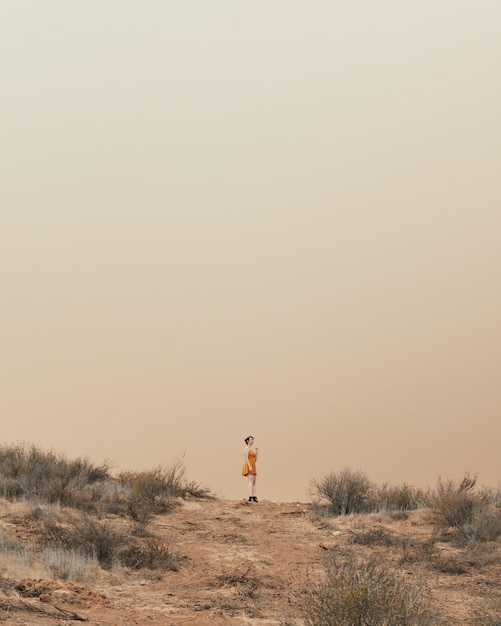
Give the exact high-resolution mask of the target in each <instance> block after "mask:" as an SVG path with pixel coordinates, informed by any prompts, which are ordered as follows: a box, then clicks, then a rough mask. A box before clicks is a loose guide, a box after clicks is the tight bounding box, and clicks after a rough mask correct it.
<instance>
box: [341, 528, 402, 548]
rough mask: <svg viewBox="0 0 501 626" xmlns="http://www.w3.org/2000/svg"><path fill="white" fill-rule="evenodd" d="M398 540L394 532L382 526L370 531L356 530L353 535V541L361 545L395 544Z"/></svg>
mask: <svg viewBox="0 0 501 626" xmlns="http://www.w3.org/2000/svg"><path fill="white" fill-rule="evenodd" d="M397 542H398V540H397V538H396V537H395V535H394V534H393V533H391V532H390V531H389V530H386V528H383V527H381V526H379V527H376V528H371V529H370V530H368V531H356V532H354V533H353V534H352V536H351V543H355V544H358V545H361V546H388V547H389V546H394V545H396V544H397Z"/></svg>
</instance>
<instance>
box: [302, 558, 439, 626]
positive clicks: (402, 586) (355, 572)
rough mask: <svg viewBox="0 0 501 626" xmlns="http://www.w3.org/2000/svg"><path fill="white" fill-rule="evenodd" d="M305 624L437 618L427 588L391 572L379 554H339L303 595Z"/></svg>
mask: <svg viewBox="0 0 501 626" xmlns="http://www.w3.org/2000/svg"><path fill="white" fill-rule="evenodd" d="M301 605H302V609H303V614H304V618H305V623H306V625H307V626H430V625H431V624H436V623H437V621H436V618H435V616H433V615H432V613H431V610H430V608H429V601H428V598H427V596H426V593H425V591H424V589H423V588H422V587H421V586H420V585H419V584H417V583H414V584H411V583H410V582H408V581H407V580H406V579H405V578H404V576H403V575H402V574H400V573H399V572H392V571H391V570H390V569H389V568H388V565H387V564H386V563H385V562H384V561H383V560H381V558H378V557H377V555H376V556H374V557H372V558H371V559H370V560H367V561H360V560H356V559H349V560H347V561H343V562H341V563H339V562H336V561H335V560H333V561H331V562H330V563H329V564H328V566H327V572H326V577H325V580H324V581H322V582H320V583H319V584H317V585H312V584H310V585H309V586H307V588H306V590H305V591H304V593H303V594H302V597H301Z"/></svg>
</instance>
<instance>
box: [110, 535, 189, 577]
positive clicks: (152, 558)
mask: <svg viewBox="0 0 501 626" xmlns="http://www.w3.org/2000/svg"><path fill="white" fill-rule="evenodd" d="M119 559H120V562H121V563H123V565H126V566H127V567H130V568H131V569H143V568H144V569H149V570H171V571H174V572H176V571H177V570H178V569H179V556H178V555H177V554H176V552H175V551H174V550H173V549H172V548H171V546H170V545H169V544H167V543H164V542H162V541H160V540H158V539H156V538H154V537H150V538H148V539H147V540H146V541H144V542H142V543H139V542H129V543H128V544H127V546H126V547H125V548H123V549H122V550H121V551H120V554H119Z"/></svg>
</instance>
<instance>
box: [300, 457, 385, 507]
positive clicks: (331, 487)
mask: <svg viewBox="0 0 501 626" xmlns="http://www.w3.org/2000/svg"><path fill="white" fill-rule="evenodd" d="M373 492H374V486H373V484H372V482H371V481H370V480H369V478H368V477H367V476H366V475H365V473H364V472H363V471H362V470H352V469H350V468H348V467H345V468H344V469H342V470H341V471H339V472H331V473H330V474H327V476H324V478H322V479H320V480H316V479H313V480H312V481H311V493H312V496H313V497H314V498H315V499H320V500H321V501H326V502H327V506H328V511H329V513H330V514H331V515H349V514H350V513H364V512H367V511H368V510H370V503H371V498H372V496H373Z"/></svg>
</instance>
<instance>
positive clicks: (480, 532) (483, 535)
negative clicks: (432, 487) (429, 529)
mask: <svg viewBox="0 0 501 626" xmlns="http://www.w3.org/2000/svg"><path fill="white" fill-rule="evenodd" d="M476 483H477V478H476V477H475V476H471V475H470V474H469V473H466V474H465V475H464V477H463V479H462V480H461V481H459V482H455V481H453V480H442V479H439V481H438V485H437V489H436V492H435V493H434V495H433V496H432V498H431V500H430V509H431V513H432V515H433V521H434V524H435V526H436V527H437V529H438V531H439V532H442V533H443V536H444V538H446V539H447V538H448V537H450V538H451V539H452V540H453V541H454V542H456V543H458V544H459V545H463V546H466V545H468V544H471V543H477V542H486V541H495V540H496V539H497V538H498V537H500V536H501V511H500V510H499V508H498V507H496V506H495V505H493V504H491V502H490V498H489V492H487V491H486V490H481V491H478V490H477V489H476Z"/></svg>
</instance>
